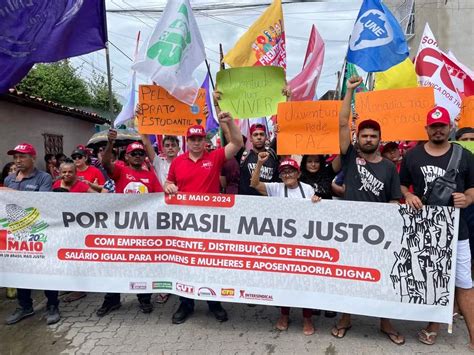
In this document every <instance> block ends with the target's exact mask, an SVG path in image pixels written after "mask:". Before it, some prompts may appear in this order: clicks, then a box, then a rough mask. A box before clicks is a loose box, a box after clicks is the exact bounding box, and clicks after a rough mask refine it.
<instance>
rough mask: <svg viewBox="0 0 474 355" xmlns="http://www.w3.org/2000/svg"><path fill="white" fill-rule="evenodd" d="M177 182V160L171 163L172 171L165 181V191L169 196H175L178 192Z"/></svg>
mask: <svg viewBox="0 0 474 355" xmlns="http://www.w3.org/2000/svg"><path fill="white" fill-rule="evenodd" d="M175 182H176V159H175V160H173V161H172V162H171V166H170V170H169V171H168V177H167V178H166V181H165V186H163V191H164V192H165V193H167V194H171V195H173V194H175V193H177V192H178V186H176V184H175Z"/></svg>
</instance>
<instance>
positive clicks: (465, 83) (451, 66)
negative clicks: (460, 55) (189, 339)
mask: <svg viewBox="0 0 474 355" xmlns="http://www.w3.org/2000/svg"><path fill="white" fill-rule="evenodd" d="M441 55H442V56H443V60H444V64H445V65H446V69H448V73H449V75H451V81H452V82H453V84H454V86H455V87H456V90H457V91H458V92H459V94H460V95H461V96H471V95H474V80H473V79H474V73H472V71H471V70H470V69H469V68H466V67H465V66H464V65H463V64H462V63H460V62H459V61H458V60H457V59H456V58H455V57H454V55H453V54H452V53H448V54H446V53H443V52H441Z"/></svg>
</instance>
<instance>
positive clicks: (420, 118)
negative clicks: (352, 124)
mask: <svg viewBox="0 0 474 355" xmlns="http://www.w3.org/2000/svg"><path fill="white" fill-rule="evenodd" d="M355 102H356V104H355V109H356V112H357V113H358V115H359V122H361V121H363V120H366V119H372V120H375V121H377V122H378V123H379V124H380V127H381V129H382V139H383V140H384V141H387V142H388V141H400V140H413V141H416V140H425V139H426V131H425V126H426V114H427V113H428V111H429V110H430V109H431V108H433V107H434V91H433V88H431V87H420V88H411V89H398V90H380V91H369V92H361V93H357V94H356V95H355Z"/></svg>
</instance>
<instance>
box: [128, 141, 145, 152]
mask: <svg viewBox="0 0 474 355" xmlns="http://www.w3.org/2000/svg"><path fill="white" fill-rule="evenodd" d="M134 150H143V151H145V148H144V147H143V144H141V143H140V142H133V143H130V144H129V145H128V146H127V150H126V151H125V153H127V154H129V153H131V152H133V151H134Z"/></svg>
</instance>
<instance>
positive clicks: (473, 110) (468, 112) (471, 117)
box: [458, 96, 474, 128]
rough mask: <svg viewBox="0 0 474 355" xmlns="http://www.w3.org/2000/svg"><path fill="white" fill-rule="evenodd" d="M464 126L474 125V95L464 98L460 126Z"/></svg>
mask: <svg viewBox="0 0 474 355" xmlns="http://www.w3.org/2000/svg"><path fill="white" fill-rule="evenodd" d="M463 127H474V96H468V97H465V98H463V99H462V107H461V114H460V115H459V121H458V128H463Z"/></svg>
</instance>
